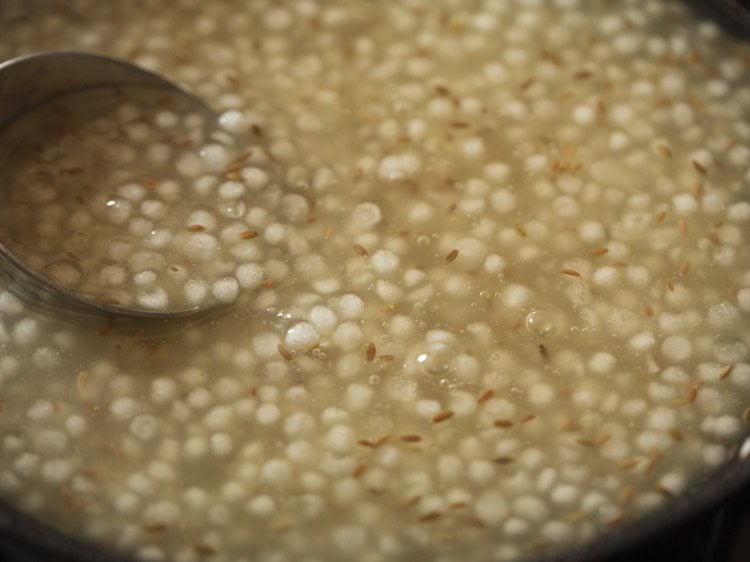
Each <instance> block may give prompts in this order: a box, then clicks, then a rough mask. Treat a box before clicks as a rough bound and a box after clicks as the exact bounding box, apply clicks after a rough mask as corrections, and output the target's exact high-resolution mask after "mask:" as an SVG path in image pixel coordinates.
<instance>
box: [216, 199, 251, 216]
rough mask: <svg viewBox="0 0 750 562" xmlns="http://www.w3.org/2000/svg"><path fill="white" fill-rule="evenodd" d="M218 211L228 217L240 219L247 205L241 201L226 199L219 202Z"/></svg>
mask: <svg viewBox="0 0 750 562" xmlns="http://www.w3.org/2000/svg"><path fill="white" fill-rule="evenodd" d="M218 208H219V212H220V213H221V214H222V215H224V216H225V217H228V218H230V219H240V218H242V217H243V216H244V214H245V211H247V206H246V205H245V203H244V202H243V201H227V202H224V203H219V205H218Z"/></svg>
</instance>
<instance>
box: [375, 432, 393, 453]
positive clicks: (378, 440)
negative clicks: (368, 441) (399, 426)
mask: <svg viewBox="0 0 750 562" xmlns="http://www.w3.org/2000/svg"><path fill="white" fill-rule="evenodd" d="M390 437H391V434H390V433H383V434H382V435H378V436H377V437H376V438H375V439H374V440H373V442H372V444H373V445H375V448H376V449H377V448H378V447H380V446H381V445H382V444H383V443H385V442H386V441H388V439H390Z"/></svg>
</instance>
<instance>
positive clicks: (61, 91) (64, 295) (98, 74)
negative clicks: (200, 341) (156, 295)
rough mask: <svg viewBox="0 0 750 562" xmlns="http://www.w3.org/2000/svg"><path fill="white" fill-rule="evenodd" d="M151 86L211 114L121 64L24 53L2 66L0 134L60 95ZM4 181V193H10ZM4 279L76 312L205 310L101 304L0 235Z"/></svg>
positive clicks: (38, 299) (163, 82)
mask: <svg viewBox="0 0 750 562" xmlns="http://www.w3.org/2000/svg"><path fill="white" fill-rule="evenodd" d="M130 86H134V87H148V88H156V89H160V90H164V91H170V92H172V93H176V94H178V95H179V96H181V97H182V96H184V97H185V98H186V99H187V100H188V101H189V103H190V104H191V106H193V107H196V108H197V109H199V110H200V111H202V112H204V113H207V114H209V115H213V112H212V111H211V110H210V108H208V106H206V104H205V103H204V102H203V101H202V100H200V99H199V98H196V97H195V96H193V95H192V94H190V93H188V92H186V91H185V90H184V89H182V88H181V87H180V86H178V85H177V84H175V83H173V82H171V81H169V80H167V79H166V78H163V77H162V76H159V75H158V74H155V73H153V72H150V71H148V70H145V69H143V68H140V67H138V66H135V65H133V64H130V63H128V62H125V61H123V60H119V59H115V58H110V57H105V56H101V55H96V54H91V53H84V52H50V53H37V54H31V55H24V56H21V57H17V58H14V59H11V60H8V61H6V62H3V63H0V135H1V134H2V133H3V131H4V130H5V129H6V128H7V127H8V126H10V125H11V124H12V123H13V122H14V121H15V120H16V119H17V118H18V117H19V116H21V115H24V114H27V113H29V112H33V111H34V110H35V109H37V108H40V107H41V106H43V105H45V104H46V103H48V102H51V101H53V100H55V99H57V98H59V97H61V96H65V95H68V94H73V93H77V92H82V91H85V90H92V89H102V91H104V89H106V88H111V87H130ZM4 179H5V178H2V177H0V190H3V189H6V187H4V185H3V182H4ZM0 278H2V279H3V280H4V281H5V282H6V283H7V284H8V286H9V287H10V288H11V289H12V290H13V291H14V292H16V293H17V294H18V295H19V296H21V297H22V298H25V299H27V300H29V301H31V302H34V303H40V304H42V305H44V306H51V307H54V308H57V309H62V310H68V311H73V312H82V313H91V314H98V315H106V316H115V317H132V318H151V319H169V318H179V317H184V316H190V315H194V314H196V313H198V312H201V311H203V310H204V308H205V307H188V308H182V309H176V310H175V309H169V310H147V309H143V308H137V307H134V306H130V305H120V304H112V303H110V302H101V301H99V300H96V299H95V298H93V297H90V296H88V295H86V294H84V293H81V292H77V291H75V290H72V289H70V288H67V287H65V286H63V285H60V284H58V283H56V282H55V281H53V280H52V279H50V278H48V277H46V276H45V275H43V274H41V273H39V272H38V271H36V270H35V269H33V268H31V267H30V266H29V265H28V264H27V263H26V262H25V261H24V259H22V258H21V257H20V256H18V255H17V254H16V253H14V252H13V251H12V250H11V249H10V248H9V246H8V244H7V240H3V239H2V237H0Z"/></svg>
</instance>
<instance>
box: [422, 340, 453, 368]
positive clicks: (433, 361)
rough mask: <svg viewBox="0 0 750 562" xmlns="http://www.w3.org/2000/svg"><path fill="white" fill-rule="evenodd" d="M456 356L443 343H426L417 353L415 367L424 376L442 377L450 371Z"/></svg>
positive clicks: (451, 349)
mask: <svg viewBox="0 0 750 562" xmlns="http://www.w3.org/2000/svg"><path fill="white" fill-rule="evenodd" d="M455 357H456V354H455V353H454V351H453V348H452V347H451V346H450V345H448V344H446V343H443V342H430V343H427V344H426V345H425V346H424V347H423V348H422V349H421V350H420V351H419V353H417V365H419V368H420V369H421V370H422V372H423V373H424V374H426V375H442V374H445V373H447V372H448V371H450V369H451V367H453V361H454V359H455Z"/></svg>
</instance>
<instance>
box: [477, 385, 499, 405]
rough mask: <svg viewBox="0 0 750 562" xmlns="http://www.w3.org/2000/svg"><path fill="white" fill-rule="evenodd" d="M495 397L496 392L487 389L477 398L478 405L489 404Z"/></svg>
mask: <svg viewBox="0 0 750 562" xmlns="http://www.w3.org/2000/svg"><path fill="white" fill-rule="evenodd" d="M493 396H495V391H494V390H492V389H491V388H486V389H484V390H483V391H482V392H480V393H479V395H478V396H477V404H481V403H483V402H487V400H489V399H490V398H492V397H493Z"/></svg>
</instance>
